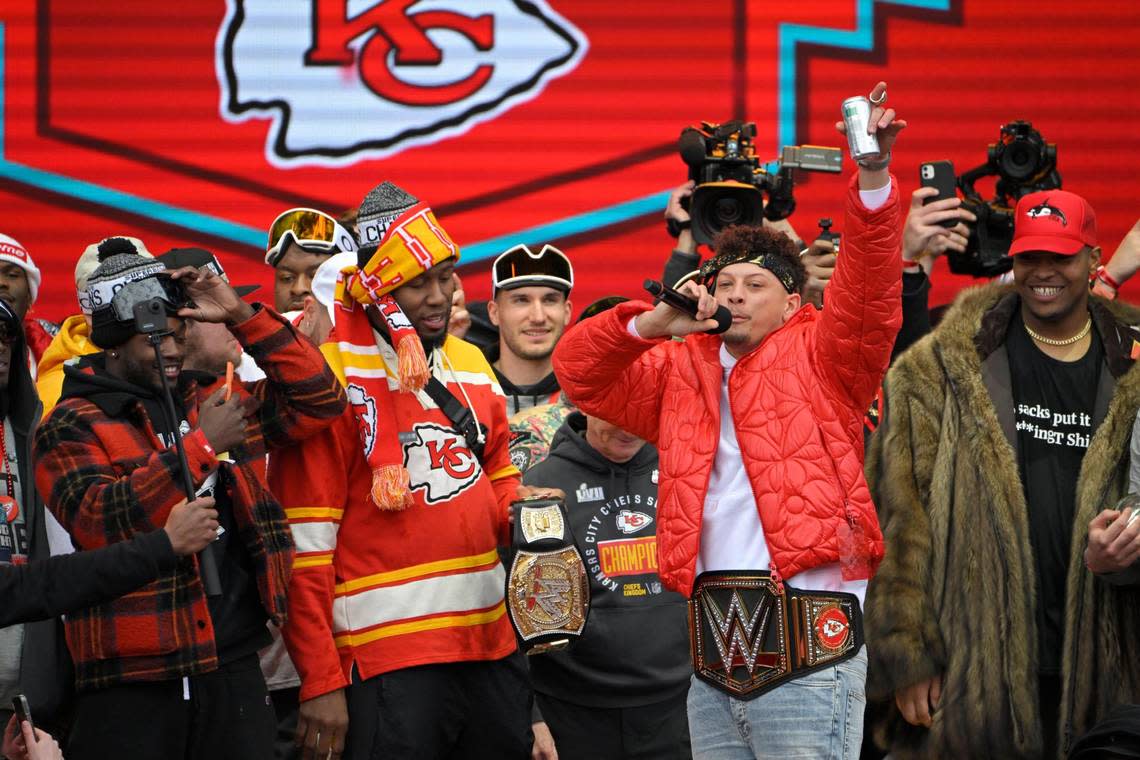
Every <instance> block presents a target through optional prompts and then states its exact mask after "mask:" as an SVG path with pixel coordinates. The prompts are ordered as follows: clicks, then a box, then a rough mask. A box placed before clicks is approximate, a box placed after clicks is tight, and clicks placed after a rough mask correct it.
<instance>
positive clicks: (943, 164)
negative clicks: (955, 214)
mask: <svg viewBox="0 0 1140 760" xmlns="http://www.w3.org/2000/svg"><path fill="white" fill-rule="evenodd" d="M918 178H919V181H920V182H921V183H922V186H923V187H933V188H936V189H937V190H938V195H936V196H934V197H933V198H927V199H926V200H924V201H923V202H922V205H924V206H925V205H926V204H928V203H933V202H934V201H940V200H945V199H946V198H955V197H957V195H958V192H957V187H958V181H957V180H956V179H955V178H954V164H953V163H951V162H950V161H929V162H927V163H925V164H922V165H921V166H919V167H918ZM939 224H941V225H942V226H943V227H946V228H947V229H949V228H950V227H953V226H955V225H957V224H958V222H957V220H955V219H947V220H946V221H944V222H939Z"/></svg>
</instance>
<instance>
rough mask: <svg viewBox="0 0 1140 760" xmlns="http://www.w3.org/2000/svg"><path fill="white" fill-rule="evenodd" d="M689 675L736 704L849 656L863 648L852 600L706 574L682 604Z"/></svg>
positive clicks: (764, 576)
mask: <svg viewBox="0 0 1140 760" xmlns="http://www.w3.org/2000/svg"><path fill="white" fill-rule="evenodd" d="M689 640H690V644H691V646H692V655H693V669H694V671H695V672H696V674H697V677H698V678H700V679H701V680H703V681H705V682H707V683H709V684H711V685H713V686H715V687H716V688H718V689H720V690H721V691H724V692H727V693H728V694H730V695H731V696H733V697H736V698H738V699H755V698H756V697H758V696H760V695H761V694H764V693H765V692H767V691H771V690H772V689H774V688H776V687H777V686H779V685H780V684H782V683H784V682H785V681H790V680H792V679H795V678H799V677H800V676H802V675H806V674H807V673H811V672H813V671H816V670H822V669H823V668H826V667H830V666H832V665H835V664H836V663H838V662H842V661H843V660H846V659H848V658H851V657H854V656H855V655H856V654H857V653H858V652H859V649H860V648H861V647H862V646H863V616H862V613H861V611H860V609H859V598H858V597H856V596H855V595H854V594H845V593H841V592H838V591H835V592H832V591H801V590H799V589H794V588H792V587H791V586H788V585H787V584H782V585H781V584H779V583H776V582H775V581H773V580H772V578H771V576H770V575H769V574H768V573H765V572H731V571H729V572H709V573H702V574H701V575H700V576H699V577H698V578H697V581H696V585H695V587H694V590H693V597H692V599H690V600H689Z"/></svg>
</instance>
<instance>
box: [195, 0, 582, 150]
mask: <svg viewBox="0 0 1140 760" xmlns="http://www.w3.org/2000/svg"><path fill="white" fill-rule="evenodd" d="M472 5H473V4H472V3H468V2H463V0H435V1H434V2H431V3H427V2H424V1H423V0H380V1H379V2H376V0H372V1H371V2H359V3H357V2H353V3H349V2H348V0H309V2H289V3H282V2H280V0H228V2H227V6H228V8H227V13H226V20H225V22H223V25H222V29H221V31H220V33H219V35H218V42H217V52H216V56H217V63H216V70H217V72H218V79H219V81H220V83H221V86H222V104H221V113H222V116H223V117H224V118H226V119H228V120H230V121H245V120H246V119H250V118H260V119H265V118H269V119H272V120H273V126H272V128H271V129H270V134H269V137H268V139H267V142H266V157H267V158H268V160H269V161H270V162H271V163H273V164H275V165H277V166H291V165H298V164H319V165H325V166H343V165H346V164H352V163H355V162H357V161H359V160H361V159H363V158H365V157H379V156H385V155H390V154H392V153H396V152H399V151H401V150H403V149H404V148H407V147H409V146H411V145H422V144H427V143H433V142H436V141H437V140H440V139H443V138H446V137H450V136H454V135H459V134H463V133H464V132H466V131H467V130H468V129H470V128H471V127H472V126H474V125H475V124H476V123H478V122H482V121H490V120H493V119H495V118H497V117H498V116H499V115H500V114H502V113H504V112H506V111H507V110H509V109H510V108H512V107H514V106H516V105H518V104H520V103H524V102H526V101H527V100H530V99H532V98H534V97H535V96H536V95H538V94H539V92H541V91H542V89H543V87H545V86H546V83H547V82H548V81H550V80H551V79H553V78H555V77H558V76H562V75H564V74H566V73H568V72H570V71H572V70H573V69H574V68H575V67H576V66H577V65H578V63H579V62H580V61H581V60H582V57H583V56H584V55H585V52H586V49H587V46H588V43H587V41H586V38H585V36H583V35H582V33H581V32H580V31H579V30H578V29H576V28H575V27H574V26H573V25H571V24H570V23H569V22H568V21H566V20H565V19H564V18H562V17H561V16H560V15H558V14H557V13H556V12H554V11H553V10H552V9H551V8H550V7H549V6H548V5H547V4H546V3H545V2H543V0H483V2H480V3H478V4H476V5H477V7H476V8H472Z"/></svg>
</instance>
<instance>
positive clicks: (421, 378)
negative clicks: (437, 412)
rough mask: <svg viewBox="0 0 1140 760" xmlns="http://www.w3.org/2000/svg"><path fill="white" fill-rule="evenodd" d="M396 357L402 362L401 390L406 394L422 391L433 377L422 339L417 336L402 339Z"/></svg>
mask: <svg viewBox="0 0 1140 760" xmlns="http://www.w3.org/2000/svg"><path fill="white" fill-rule="evenodd" d="M396 357H397V359H399V362H400V390H401V391H403V392H405V393H408V392H411V391H418V390H422V389H423V387H424V386H425V385H427V381H428V378H429V377H431V371H430V370H429V369H428V363H427V357H426V356H425V355H424V347H423V344H422V343H420V339H419V338H418V337H417V336H415V335H408V336H406V337H404V338H401V339H400V344H399V345H398V346H397V347H396Z"/></svg>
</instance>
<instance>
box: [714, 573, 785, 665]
mask: <svg viewBox="0 0 1140 760" xmlns="http://www.w3.org/2000/svg"><path fill="white" fill-rule="evenodd" d="M701 605H702V606H703V607H704V610H705V614H706V615H708V617H709V619H710V620H711V621H712V622H713V625H711V626H710V628H712V632H713V637H712V638H713V643H714V644H715V645H716V650H717V652H718V653H719V654H720V662H721V665H722V667H724V669H725V670H726V671H729V672H731V670H732V668H734V667H737V666H739V665H743V666H744V667H746V668H747V669H748V674H749V675H751V674H752V673H753V672H755V670H756V664H757V663H759V664H760V665H761V666H762V667H766V668H772V667H775V666H776V664H777V659H778V658H777V655H776V654H775V653H766V652H763V651H761V646H762V645H763V642H764V633H765V631H767V630H768V621H769V620H771V618H772V601H771V599H770V598H769V597H767V596H762V597H760V600H759V601H758V602H757V604H756V609H755V610H753V611H752V614H751V615H749V614H748V608H747V607H745V606H744V601H743V600H742V599H741V598H740V594H739V593H737V592H736V591H733V592H732V598H731V600H730V601H729V603H728V609H727V610H724V611H723V612H722V611H721V609H720V607H718V606H717V604H716V602H714V601H713V600H712V597H711V596H710V595H708V594H705V595H702V596H701ZM738 655H739V656H738Z"/></svg>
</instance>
